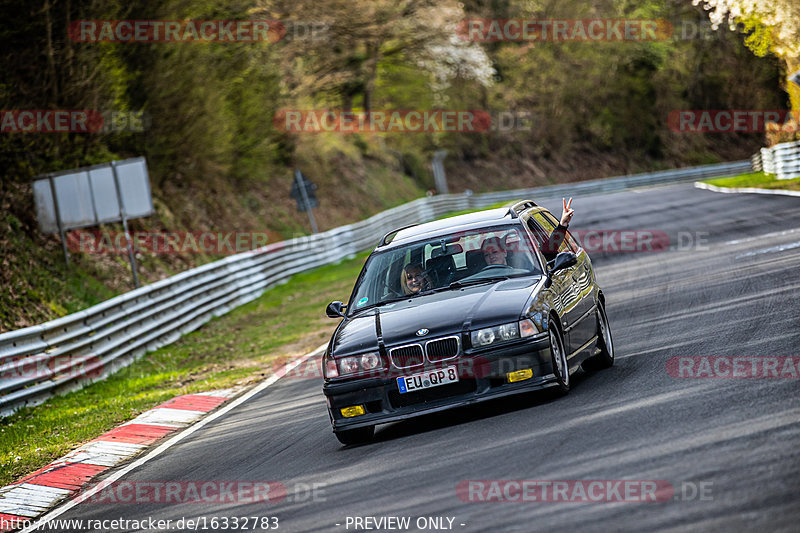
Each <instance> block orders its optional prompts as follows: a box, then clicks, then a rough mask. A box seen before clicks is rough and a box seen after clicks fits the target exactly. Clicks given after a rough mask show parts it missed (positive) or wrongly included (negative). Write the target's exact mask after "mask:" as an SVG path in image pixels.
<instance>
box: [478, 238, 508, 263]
mask: <svg viewBox="0 0 800 533" xmlns="http://www.w3.org/2000/svg"><path fill="white" fill-rule="evenodd" d="M481 251H482V252H483V260H484V261H486V265H487V266H489V265H506V264H507V263H506V257H507V256H508V252H507V251H506V247H505V245H504V244H503V241H501V240H500V237H489V238H488V239H486V240H485V241H483V244H482V245H481Z"/></svg>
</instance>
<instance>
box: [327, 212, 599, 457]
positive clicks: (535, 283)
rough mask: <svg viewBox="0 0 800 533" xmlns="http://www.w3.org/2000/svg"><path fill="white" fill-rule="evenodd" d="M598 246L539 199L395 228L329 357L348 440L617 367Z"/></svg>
mask: <svg viewBox="0 0 800 533" xmlns="http://www.w3.org/2000/svg"><path fill="white" fill-rule="evenodd" d="M604 304H605V299H604V296H603V292H602V290H601V289H600V287H599V286H598V285H597V282H596V280H595V276H594V272H593V270H592V264H591V261H590V259H589V256H588V255H587V253H586V251H585V250H583V249H582V248H581V247H580V246H579V244H578V243H577V242H576V241H575V240H574V239H573V238H572V236H571V235H570V233H569V232H568V231H566V230H565V229H563V228H562V227H559V226H558V221H557V220H556V218H555V217H554V216H553V215H552V214H551V213H550V212H549V211H547V210H546V209H544V208H542V207H539V206H537V205H536V204H535V203H533V202H531V201H527V200H526V201H521V202H517V203H515V204H513V205H512V206H510V207H504V208H500V209H490V210H486V211H480V212H476V213H470V214H467V215H460V216H455V217H451V218H446V219H442V220H438V221H434V222H428V223H425V224H418V225H414V226H410V227H405V228H402V229H399V230H395V231H393V232H390V233H389V234H387V235H386V236H385V237H384V238H383V239H381V241H380V243H379V244H378V246H377V247H376V248H375V250H373V252H372V254H370V256H369V258H368V259H367V261H366V263H365V264H364V268H363V269H362V270H361V273H360V275H359V277H358V279H357V281H356V284H355V287H354V289H353V292H352V295H351V296H350V300H349V302H348V303H347V304H346V305H345V304H344V303H342V302H332V303H331V304H329V305H328V307H327V309H326V313H327V314H328V316H330V317H332V318H339V317H341V318H343V320H342V321H341V323H340V324H339V326H338V327H337V328H336V331H335V333H334V334H333V337H332V338H331V341H330V343H329V345H328V348H327V350H326V351H325V355H324V360H323V374H324V385H323V392H324V393H325V396H326V399H327V403H328V411H329V414H330V418H331V423H332V425H333V431H334V433H335V434H336V437H337V438H338V439H339V441H340V442H342V443H343V444H355V443H359V442H364V441H368V440H369V439H370V438H371V437H372V435H373V432H374V428H375V425H376V424H383V423H386V422H393V421H398V420H405V419H407V418H410V417H414V416H418V415H422V414H427V413H432V412H435V411H440V410H443V409H449V408H452V407H457V406H463V405H468V404H470V403H474V402H479V401H483V400H488V399H491V398H498V397H501V396H506V395H510V394H515V393H519V392H523V391H530V390H534V389H541V388H545V387H555V388H557V389H558V390H559V391H560V392H562V393H566V392H568V391H569V387H570V375H571V374H572V373H574V372H575V370H577V368H578V367H579V366H580V365H581V364H584V366H585V365H587V364H592V365H593V366H595V367H609V366H611V365H612V364H613V363H614V348H613V344H612V340H611V331H610V329H609V326H608V321H607V319H606V313H605V309H604Z"/></svg>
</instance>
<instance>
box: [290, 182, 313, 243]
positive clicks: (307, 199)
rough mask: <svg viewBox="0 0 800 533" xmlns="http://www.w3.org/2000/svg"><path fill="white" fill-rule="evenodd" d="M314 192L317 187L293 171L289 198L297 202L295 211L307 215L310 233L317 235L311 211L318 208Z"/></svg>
mask: <svg viewBox="0 0 800 533" xmlns="http://www.w3.org/2000/svg"><path fill="white" fill-rule="evenodd" d="M316 190H317V186H316V185H314V184H313V183H311V181H310V180H308V179H307V178H306V177H305V176H303V173H302V172H300V171H299V170H295V171H294V183H292V193H291V196H292V198H294V199H295V200H297V210H298V211H305V212H307V213H308V219H309V220H310V221H311V231H312V232H314V233H319V230H318V229H317V221H316V220H315V219H314V211H313V209H314V208H315V207H317V206H319V201H318V200H317V195H316V193H315V192H314V191H316Z"/></svg>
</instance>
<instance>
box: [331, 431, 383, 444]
mask: <svg viewBox="0 0 800 533" xmlns="http://www.w3.org/2000/svg"><path fill="white" fill-rule="evenodd" d="M374 433H375V426H367V427H365V428H356V429H348V430H345V431H337V432H336V433H334V435H336V438H337V439H339V442H341V443H342V444H345V445H347V444H363V443H365V442H369V441H370V440H372V435H373V434H374Z"/></svg>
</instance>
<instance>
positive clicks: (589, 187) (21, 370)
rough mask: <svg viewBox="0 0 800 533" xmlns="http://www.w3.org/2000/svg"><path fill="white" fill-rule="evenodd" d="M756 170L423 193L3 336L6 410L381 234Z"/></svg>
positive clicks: (117, 364)
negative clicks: (508, 205)
mask: <svg viewBox="0 0 800 533" xmlns="http://www.w3.org/2000/svg"><path fill="white" fill-rule="evenodd" d="M750 168H751V162H750V161H749V160H746V161H736V162H732V163H722V164H718V165H705V166H702V167H691V168H683V169H676V170H666V171H661V172H651V173H646V174H637V175H631V176H620V177H616V178H606V179H602V180H594V181H585V182H578V183H569V184H564V185H553V186H548V187H538V188H534V189H517V190H510V191H500V192H491V193H485V194H471V195H467V194H447V195H440V196H433V197H426V198H420V199H417V200H414V201H412V202H409V203H407V204H404V205H401V206H398V207H395V208H392V209H389V210H387V211H383V212H381V213H378V214H376V215H373V216H372V217H370V218H368V219H366V220H363V221H361V222H357V223H355V224H350V225H347V226H341V227H338V228H334V229H331V230H328V231H326V232H324V233H318V234H314V235H311V236H307V237H300V238H296V239H291V240H287V241H282V242H278V243H273V244H270V245H268V246H265V247H263V248H260V249H258V250H254V251H251V252H244V253H240V254H236V255H232V256H230V257H227V258H225V259H221V260H219V261H216V262H213V263H209V264H207V265H203V266H200V267H197V268H193V269H191V270H188V271H186V272H183V273H180V274H177V275H175V276H172V277H170V278H167V279H163V280H161V281H157V282H155V283H152V284H150V285H147V286H145V287H141V288H139V289H136V290H133V291H130V292H127V293H125V294H121V295H119V296H117V297H115V298H111V299H110V300H107V301H105V302H102V303H100V304H98V305H95V306H93V307H90V308H88V309H86V310H84V311H80V312H78V313H73V314H71V315H67V316H64V317H62V318H59V319H56V320H51V321H49V322H45V323H44V324H40V325H37V326H32V327H28V328H24V329H20V330H16V331H11V332H8V333H5V334H2V335H0V416H7V415H8V414H10V413H12V412H14V411H15V410H17V409H19V408H20V407H23V406H25V405H35V404H38V403H41V402H42V401H44V400H46V399H47V398H49V397H51V396H52V395H53V394H56V393H59V392H63V391H68V390H72V389H75V388H80V387H81V386H82V385H84V384H86V383H88V382H92V381H97V380H100V379H103V378H105V377H106V376H108V375H109V374H111V373H113V372H115V371H117V370H119V369H120V368H122V367H124V366H126V365H127V364H130V363H131V362H132V361H133V360H134V359H136V358H137V357H140V356H141V355H143V354H144V353H146V352H148V351H152V350H155V349H157V348H159V347H161V346H164V345H166V344H169V343H171V342H173V341H175V340H176V339H177V338H179V337H180V336H181V335H183V334H184V333H187V332H190V331H192V330H194V329H197V328H198V327H199V326H200V325H202V324H204V323H205V322H207V321H208V320H210V319H211V318H212V317H215V316H219V315H222V314H224V313H226V312H228V311H230V310H231V309H233V308H235V307H238V306H240V305H242V304H244V303H246V302H249V301H251V300H254V299H255V298H257V297H259V296H260V295H261V294H263V293H264V291H266V290H267V289H269V288H270V287H272V286H274V285H276V284H278V283H280V282H282V281H284V280H287V279H288V278H289V277H291V276H292V275H294V274H297V273H300V272H304V271H306V270H310V269H313V268H316V267H319V266H322V265H327V264H331V263H335V262H337V261H340V260H341V259H343V258H345V257H348V256H351V255H353V254H355V253H356V252H358V251H360V250H365V249H368V248H370V247H371V246H374V245H375V244H377V240H378V239H379V238H380V237H381V236H382V235H384V234H386V233H388V232H389V231H391V230H393V229H395V228H397V227H400V226H404V225H407V224H409V223H413V222H425V221H428V220H433V219H435V218H437V217H441V216H442V215H445V214H447V213H449V212H453V211H460V210H466V209H477V208H481V207H486V206H488V205H492V204H495V203H498V202H503V201H509V200H513V199H516V198H520V197H534V198H542V197H553V196H563V195H569V196H580V195H585V194H595V193H607V192H614V191H622V190H625V189H629V188H633V187H645V186H654V185H663V184H667V183H677V182H682V181H693V180H696V179H698V178H707V177H714V176H726V175H735V174H740V173H743V172H747V171H749V170H750Z"/></svg>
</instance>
